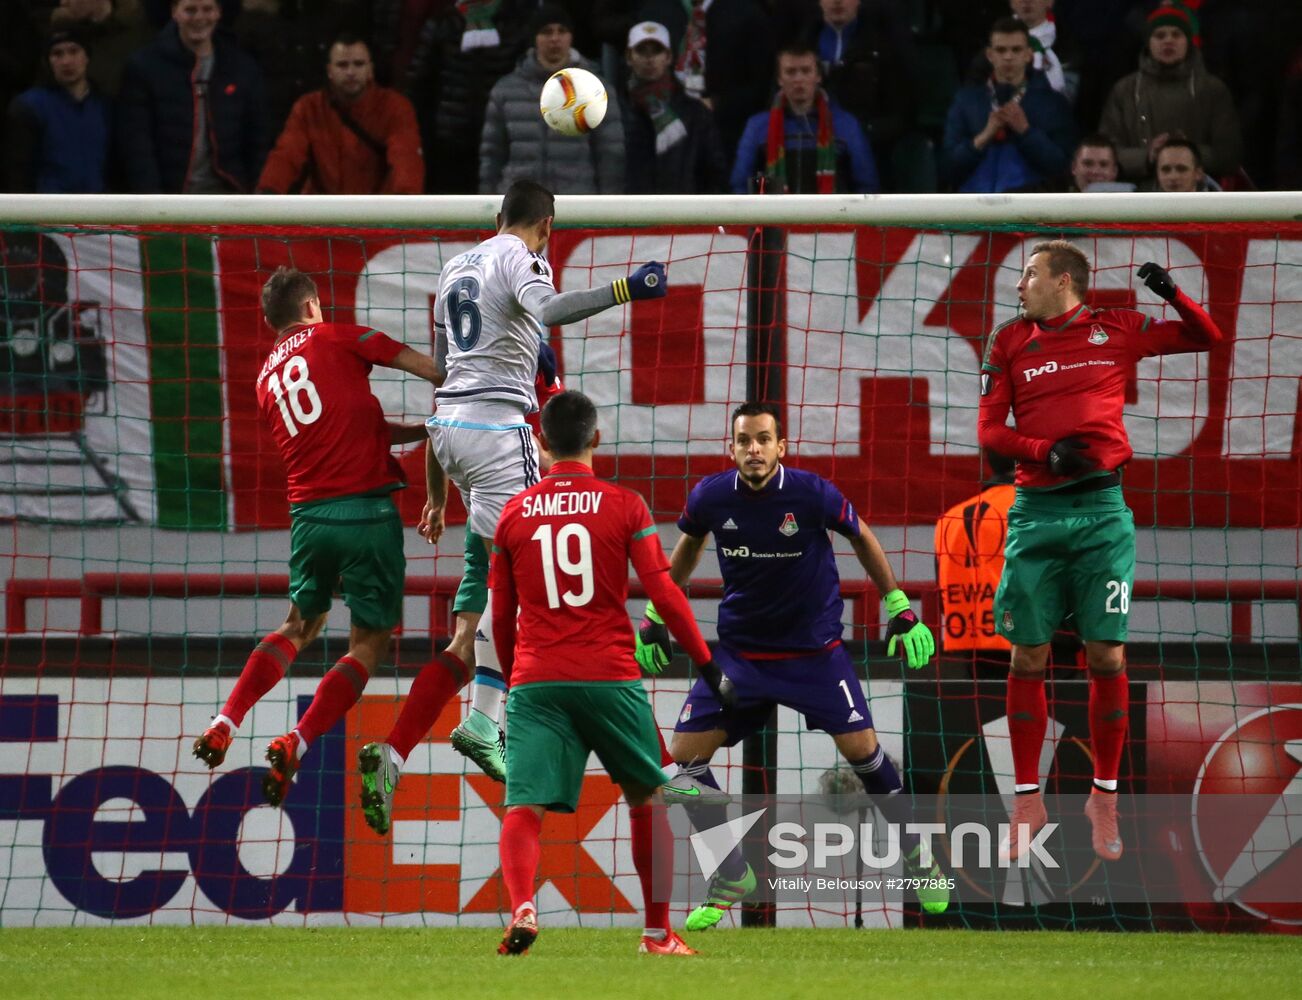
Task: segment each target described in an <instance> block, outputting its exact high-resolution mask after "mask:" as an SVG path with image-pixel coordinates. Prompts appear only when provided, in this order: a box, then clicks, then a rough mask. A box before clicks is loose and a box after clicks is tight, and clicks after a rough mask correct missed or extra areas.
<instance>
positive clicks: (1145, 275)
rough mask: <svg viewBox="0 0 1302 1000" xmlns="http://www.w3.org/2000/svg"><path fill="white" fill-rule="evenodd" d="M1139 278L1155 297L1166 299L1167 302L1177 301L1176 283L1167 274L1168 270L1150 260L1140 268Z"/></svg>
mask: <svg viewBox="0 0 1302 1000" xmlns="http://www.w3.org/2000/svg"><path fill="white" fill-rule="evenodd" d="M1139 278H1140V280H1141V281H1143V283H1144V284H1145V285H1147V286H1148V290H1149V291H1150V292H1152V293H1153V294H1154V295H1157V296H1160V297H1161V298H1164V299H1166V301H1167V302H1174V301H1175V293H1176V287H1175V282H1174V281H1172V280H1171V275H1170V274H1168V273H1167V270H1166V268H1164V267H1161V266H1160V265H1158V264H1154V263H1153V262H1152V261H1151V260H1150V261H1149V262H1148V263H1147V264H1144V265H1142V266H1141V267H1140V268H1139Z"/></svg>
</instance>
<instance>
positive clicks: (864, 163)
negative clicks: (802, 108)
mask: <svg viewBox="0 0 1302 1000" xmlns="http://www.w3.org/2000/svg"><path fill="white" fill-rule="evenodd" d="M830 103H831V112H832V134H833V141H834V143H835V146H836V181H835V193H836V194H874V193H876V192H877V191H879V190H880V189H881V184H880V182H879V180H878V177H877V164H876V161H875V160H874V159H873V153H872V149H871V147H870V146H869V145H868V137H867V136H866V135H865V134H864V130H863V126H862V125H860V124H859V120H858V119H857V118H855V116H854V115H852V114H850V112H848V111H846V110H845V109H844V108H842V107H841V106H840V105H838V104H837V103H836V102H835V101H832V102H830ZM771 114H772V111H771V110H770V111H761V112H759V113H758V114H755V115H752V116H751V118H750V121H748V122H747V123H746V130H745V131H744V132H743V133H742V135H741V142H740V143H738V145H737V158H736V160H735V161H734V163H733V167H732V179H731V185H732V191H733V193H734V194H751V193H758V192H753V191H752V190H751V182H752V181H753V179H754V178H755V176H756V175H757V174H763V173H765V167H766V166H767V163H768V134H769V119H770V115H771ZM782 125H783V129H782V132H783V136H784V137H785V143H786V169H787V185H788V193H790V194H817V193H818V182H817V174H818V109H817V108H815V109H814V110H812V111H810V112H809V114H806V115H797V114H792V113H791V111H790V110H788V111H787V113H786V115H785V117H784V120H783V123H782ZM770 193H781V192H770Z"/></svg>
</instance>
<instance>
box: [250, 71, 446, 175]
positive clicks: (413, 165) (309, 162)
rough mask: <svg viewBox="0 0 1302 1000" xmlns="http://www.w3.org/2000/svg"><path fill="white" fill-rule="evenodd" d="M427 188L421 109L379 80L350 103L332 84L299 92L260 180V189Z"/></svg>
mask: <svg viewBox="0 0 1302 1000" xmlns="http://www.w3.org/2000/svg"><path fill="white" fill-rule="evenodd" d="M349 122H351V123H352V124H351V125H350V124H349ZM424 189H425V161H424V160H423V159H422V158H421V150H420V131H419V129H418V128H417V126H416V112H415V111H414V110H413V109H412V106H411V102H410V101H409V100H407V98H405V97H403V96H402V95H401V94H400V93H398V92H397V91H396V90H390V89H389V88H388V87H378V86H376V85H375V84H371V85H370V86H369V87H367V88H366V90H364V91H363V92H362V94H361V96H360V97H358V98H357V100H356V101H355V102H354V103H352V104H349V105H346V106H344V105H341V104H339V103H338V102H337V101H335V100H334V99H332V98H331V96H330V93H329V90H328V89H325V90H318V91H315V92H313V93H311V94H307V95H306V96H304V97H301V98H299V100H298V102H297V103H296V104H295V105H294V110H293V111H291V112H290V114H289V121H288V122H286V123H285V130H284V131H283V132H281V133H280V138H278V139H277V140H276V146H275V148H274V149H273V150H272V151H271V155H270V156H268V157H267V165H266V166H265V167H263V168H262V176H261V178H259V180H258V190H259V191H270V192H274V193H276V194H286V193H288V192H298V193H302V194H420V193H421V192H422V191H423V190H424Z"/></svg>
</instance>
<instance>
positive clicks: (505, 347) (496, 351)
mask: <svg viewBox="0 0 1302 1000" xmlns="http://www.w3.org/2000/svg"><path fill="white" fill-rule="evenodd" d="M555 294H556V289H555V287H554V286H553V285H552V272H551V268H550V267H549V266H548V265H547V261H546V260H544V259H543V258H542V257H541V256H540V255H539V254H536V253H532V252H530V250H529V248H528V247H527V246H525V244H524V241H523V240H522V239H520V237H518V236H515V235H513V234H510V233H499V234H498V235H496V236H493V237H490V238H489V239H486V240H484V242H483V243H480V244H479V245H478V246H477V247H475V248H474V249H473V250H468V251H467V252H465V253H462V254H457V256H455V257H453V258H452V259H451V260H450V261H448V263H447V266H446V267H444V268H443V273H442V275H440V277H439V294H438V300H437V301H436V302H435V304H434V334H435V340H436V342H437V343H438V345H439V346H438V350H437V353H438V355H439V356H440V357H442V356H443V346H442V345H443V344H444V343H446V345H447V362H446V371H447V380H446V381H445V382H444V383H443V385H442V386H440V387H439V389H438V391H437V392H435V394H434V399H435V401H436V402H438V403H440V404H445V403H463V402H465V403H470V402H479V401H483V400H505V401H507V402H512V403H518V404H519V405H520V406H521V407H522V408H523V412H525V413H530V412H532V411H533V410H534V409H536V408H537V399H536V397H535V395H534V384H533V383H534V376H535V375H536V374H537V371H538V344H539V342H540V341H541V339H542V335H543V328H542V324H541V323H539V322H538V320H537V319H535V318H534V315H533V313H532V311H531V309H530V307H531V306H533V307H534V308H535V309H536V308H540V307H541V302H542V301H544V300H545V298H546V296H548V295H555Z"/></svg>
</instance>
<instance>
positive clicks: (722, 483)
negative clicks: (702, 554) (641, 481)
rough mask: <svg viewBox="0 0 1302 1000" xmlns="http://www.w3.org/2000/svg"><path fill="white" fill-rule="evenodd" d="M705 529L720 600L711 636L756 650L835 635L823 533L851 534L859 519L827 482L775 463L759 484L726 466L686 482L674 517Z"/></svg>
mask: <svg viewBox="0 0 1302 1000" xmlns="http://www.w3.org/2000/svg"><path fill="white" fill-rule="evenodd" d="M678 527H679V529H680V530H681V531H682V532H683V533H684V534H687V535H691V536H692V537H694V538H702V537H704V536H705V535H706V534H713V535H714V543H715V547H716V548H717V549H718V555H719V570H720V572H721V573H722V574H723V601H722V602H721V603H720V604H719V638H720V640H722V641H723V642H725V643H727V644H728V645H729V646H731V647H733V648H734V649H737V650H742V651H745V650H753V651H755V652H763V653H781V652H793V653H794V652H800V651H808V650H815V649H822V648H823V647H825V646H827V645H828V644H829V643H832V642H835V641H837V640H838V639H840V638H841V612H842V608H843V606H844V604H843V602H842V600H841V577H840V574H839V573H838V572H837V569H836V558H835V556H834V555H833V552H832V540H831V539H830V538H829V537H828V534H827V533H828V531H829V530H831V531H837V532H840V533H841V534H842V535H845V536H846V537H847V538H855V537H857V536H858V534H859V516H858V515H857V514H856V513H855V510H854V507H853V506H852V505H851V503H850V501H849V500H847V499H846V498H845V497H844V496H842V495H841V491H840V490H838V489H837V488H836V487H835V486H834V485H832V483H830V482H828V481H827V480H826V479H824V478H823V477H822V476H816V475H814V474H813V473H812V472H802V471H801V470H799V469H788V468H786V467H785V466H782V465H779V466H778V471H777V474H776V475H775V476H774V477H773V478H772V479H770V480H769V482H768V484H767V485H765V487H764V488H763V489H761V490H753V489H751V488H750V486H748V485H747V484H746V482H745V481H744V480H743V479H742V478H741V476H740V474H738V473H737V472H736V471H732V472H721V473H719V474H718V475H715V476H710V477H708V478H706V479H703V480H701V482H699V483H697V484H696V487H695V488H694V489H693V490H692V492H691V494H690V495H689V496H688V497H687V506H686V508H685V509H684V510H683V514H682V516H681V517H680V518H679V519H678Z"/></svg>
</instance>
